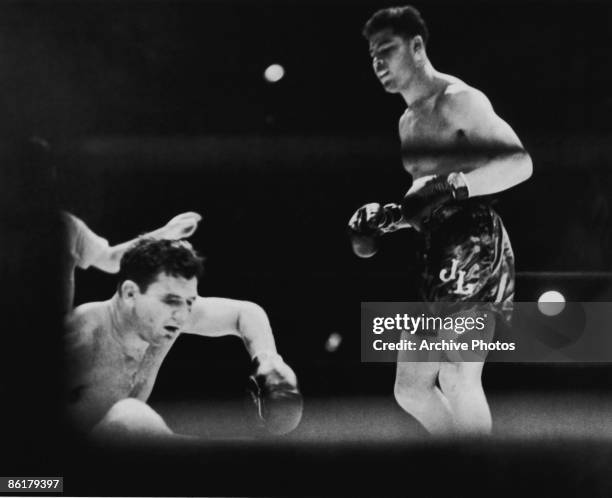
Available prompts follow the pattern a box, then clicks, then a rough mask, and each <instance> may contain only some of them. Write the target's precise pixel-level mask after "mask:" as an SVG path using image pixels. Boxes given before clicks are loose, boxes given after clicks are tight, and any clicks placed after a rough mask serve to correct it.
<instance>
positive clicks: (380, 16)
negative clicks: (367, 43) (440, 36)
mask: <svg viewBox="0 0 612 498" xmlns="http://www.w3.org/2000/svg"><path fill="white" fill-rule="evenodd" d="M384 29H391V30H392V31H393V32H394V33H395V34H396V35H398V36H401V37H403V38H407V39H410V38H413V37H415V36H417V35H421V38H423V42H424V43H425V45H427V41H428V40H429V30H428V29H427V25H426V24H425V21H424V20H423V18H422V17H421V13H420V12H419V11H418V10H416V9H415V8H414V7H412V6H410V5H405V6H403V7H388V8H386V9H381V10H378V11H376V12H375V13H374V14H373V15H372V17H370V19H368V21H367V22H366V23H365V26H364V27H363V31H362V34H363V36H364V37H365V38H367V39H369V38H370V37H371V36H373V35H374V34H375V33H378V32H380V31H382V30H384Z"/></svg>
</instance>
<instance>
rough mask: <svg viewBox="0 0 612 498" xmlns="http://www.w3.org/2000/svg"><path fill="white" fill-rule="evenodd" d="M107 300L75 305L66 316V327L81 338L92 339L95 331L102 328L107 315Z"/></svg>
mask: <svg viewBox="0 0 612 498" xmlns="http://www.w3.org/2000/svg"><path fill="white" fill-rule="evenodd" d="M108 308H109V306H108V302H106V301H103V302H93V303H86V304H81V305H80V306H77V307H76V308H75V309H74V310H72V312H71V313H69V314H68V316H67V317H66V329H67V331H68V332H69V333H71V334H73V335H74V334H76V335H78V336H79V337H81V338H82V339H83V340H86V339H87V338H89V339H92V338H93V336H94V334H95V332H96V331H97V330H100V329H102V328H104V326H105V324H106V322H107V321H108V316H109V309H108Z"/></svg>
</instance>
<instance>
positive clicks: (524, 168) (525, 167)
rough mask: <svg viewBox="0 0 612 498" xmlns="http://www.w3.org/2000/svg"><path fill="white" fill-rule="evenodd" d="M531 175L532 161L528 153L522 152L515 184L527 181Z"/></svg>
mask: <svg viewBox="0 0 612 498" xmlns="http://www.w3.org/2000/svg"><path fill="white" fill-rule="evenodd" d="M531 175H533V161H532V160H531V156H530V155H529V152H527V151H524V152H523V155H522V157H521V166H520V171H519V181H518V182H517V183H523V182H524V181H527V180H529V178H531Z"/></svg>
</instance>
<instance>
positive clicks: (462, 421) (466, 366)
mask: <svg viewBox="0 0 612 498" xmlns="http://www.w3.org/2000/svg"><path fill="white" fill-rule="evenodd" d="M485 323H486V327H485V329H484V330H482V331H479V332H478V336H479V338H480V339H482V340H484V341H485V342H489V341H491V339H492V338H493V335H494V331H495V318H494V317H493V318H489V319H488V320H487V321H486V322H485ZM483 367H484V358H483V361H444V362H442V363H441V364H440V373H439V375H438V382H439V383H440V389H441V390H442V392H443V393H444V396H445V397H446V399H447V400H448V402H449V405H450V408H451V411H452V414H453V421H454V423H455V429H456V431H457V432H458V433H465V434H489V433H490V432H491V426H492V422H491V411H490V410H489V404H488V403H487V398H486V396H485V393H484V389H483V387H482V369H483Z"/></svg>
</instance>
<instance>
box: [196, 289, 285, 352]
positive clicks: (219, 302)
mask: <svg viewBox="0 0 612 498" xmlns="http://www.w3.org/2000/svg"><path fill="white" fill-rule="evenodd" d="M185 332H186V333H188V334H197V335H203V336H208V337H220V336H224V335H236V336H238V337H240V338H241V339H242V340H243V342H244V345H245V347H246V349H247V351H248V353H249V355H250V356H251V358H255V357H263V356H264V355H276V354H277V352H276V344H275V342H274V336H273V334H272V327H271V326H270V321H269V320H268V315H267V314H266V312H265V311H264V310H263V308H262V307H261V306H259V305H257V304H255V303H251V302H248V301H238V300H235V299H225V298H217V297H198V298H197V299H196V301H195V303H194V304H193V307H192V310H191V315H190V317H189V320H188V322H187V325H186V327H185Z"/></svg>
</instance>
